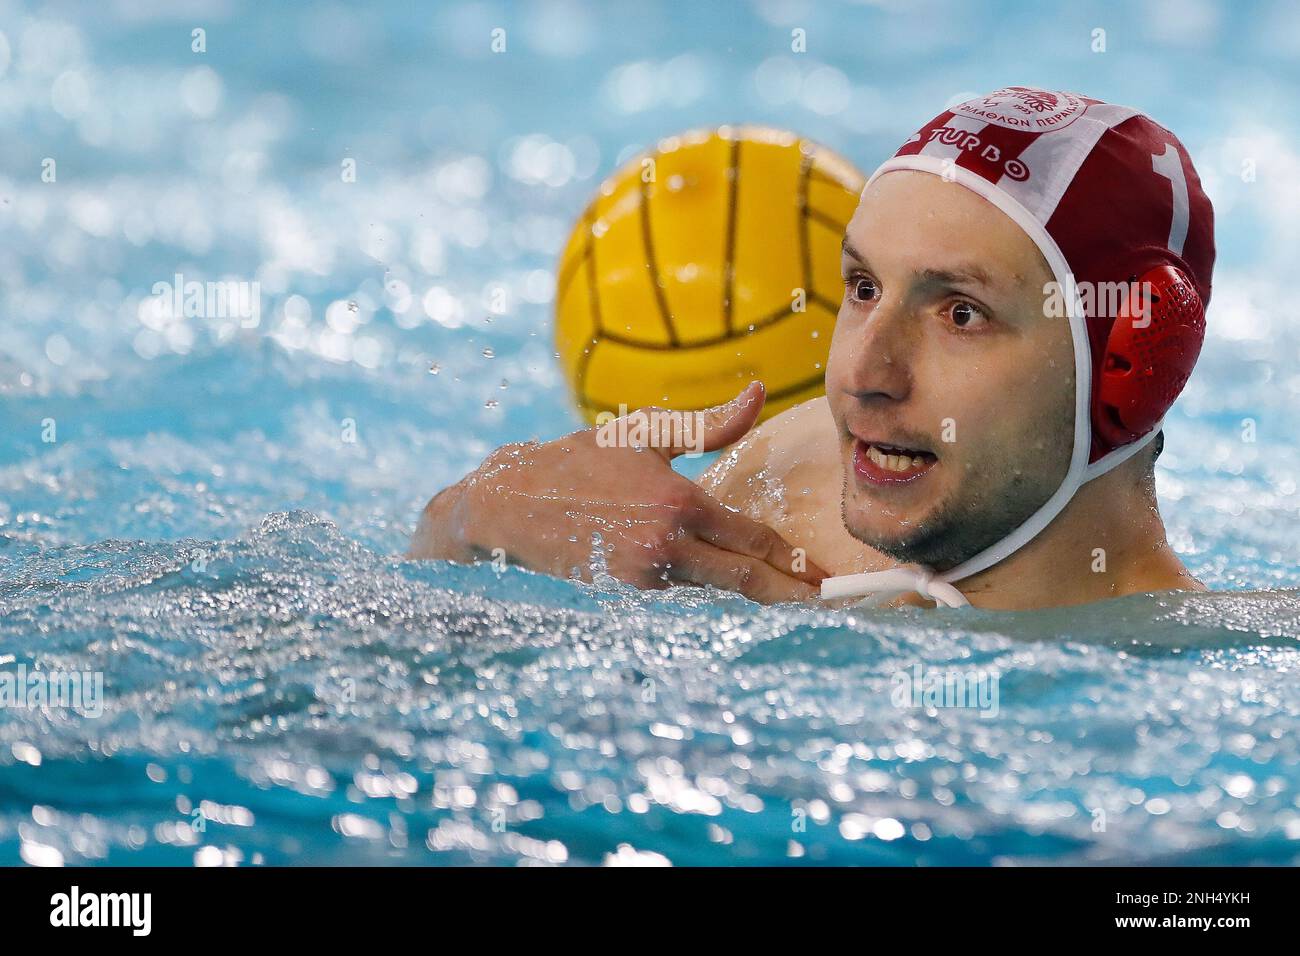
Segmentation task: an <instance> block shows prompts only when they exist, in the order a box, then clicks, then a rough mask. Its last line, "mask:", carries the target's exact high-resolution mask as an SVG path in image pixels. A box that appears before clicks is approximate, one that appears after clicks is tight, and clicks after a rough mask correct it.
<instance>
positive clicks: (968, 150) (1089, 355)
mask: <svg viewBox="0 0 1300 956" xmlns="http://www.w3.org/2000/svg"><path fill="white" fill-rule="evenodd" d="M900 169H907V170H919V171H923V172H930V173H934V174H935V175H938V176H942V177H943V178H944V179H946V180H949V181H951V182H955V183H959V184H961V185H962V186H965V187H966V188H967V189H970V190H972V191H974V192H975V193H978V194H979V195H980V196H982V197H983V198H985V199H987V200H988V201H989V202H991V203H992V204H993V205H995V206H996V207H997V208H998V209H1000V210H1001V211H1002V212H1004V213H1005V214H1006V215H1007V216H1009V217H1010V218H1011V219H1012V220H1013V221H1015V222H1016V223H1017V224H1018V225H1019V226H1020V227H1021V228H1022V229H1023V230H1024V231H1025V232H1026V234H1028V236H1029V237H1030V238H1031V239H1032V240H1033V241H1034V244H1035V245H1037V246H1038V249H1039V251H1041V252H1042V254H1043V258H1044V259H1046V260H1047V264H1048V266H1049V267H1050V268H1051V270H1052V273H1053V276H1054V278H1055V280H1056V283H1057V286H1058V288H1060V289H1061V290H1066V291H1067V292H1068V294H1067V295H1065V297H1064V304H1065V306H1066V307H1067V314H1068V318H1069V322H1070V331H1071V335H1072V337H1073V340H1074V359H1075V381H1076V396H1075V397H1076V403H1075V429H1074V431H1075V434H1074V451H1073V455H1072V458H1071V463H1070V469H1069V471H1068V473H1067V475H1066V478H1065V480H1064V481H1063V482H1062V484H1061V487H1060V488H1059V489H1057V492H1056V494H1054V495H1053V496H1052V498H1050V499H1049V500H1048V501H1047V503H1046V504H1044V505H1043V507H1042V508H1041V509H1039V511H1038V512H1036V513H1035V514H1034V515H1033V516H1032V517H1031V518H1030V519H1029V520H1028V521H1026V522H1025V524H1024V525H1022V526H1021V527H1020V528H1018V529H1016V530H1015V531H1014V532H1012V533H1011V534H1010V535H1008V536H1007V537H1006V538H1004V539H1003V540H1002V541H1000V542H998V543H997V544H996V545H994V546H993V547H991V548H988V549H987V550H985V551H984V552H982V553H980V554H978V555H976V556H975V557H973V558H971V559H970V560H968V561H966V562H964V563H963V564H961V565H959V566H958V567H956V568H953V569H952V570H950V571H947V572H944V573H942V574H937V573H932V572H929V571H925V570H924V569H922V572H921V573H920V574H919V575H918V576H917V577H916V580H915V581H913V582H912V583H911V584H909V585H908V587H907V588H898V587H896V586H895V585H897V584H898V581H899V580H900V576H899V573H898V572H903V571H907V570H908V569H895V570H893V571H887V572H880V574H881V575H892V577H890V578H888V584H889V587H876V586H874V585H872V584H871V580H878V581H879V583H881V584H884V583H886V578H884V577H882V578H879V579H871V575H849V576H846V578H845V579H842V583H841V584H839V585H833V586H832V587H831V588H829V589H827V588H823V595H825V596H836V595H842V594H851V593H864V592H868V591H877V590H900V589H901V590H906V589H908V588H910V587H915V589H916V590H919V591H920V592H921V593H922V594H924V595H925V596H927V597H931V598H935V599H936V600H940V601H941V603H965V601H964V598H962V597H961V595H960V593H959V592H957V591H956V589H954V588H952V587H951V586H950V583H949V582H952V581H957V580H960V579H961V578H964V577H968V576H969V575H972V574H975V573H977V572H979V571H982V570H984V569H986V568H988V567H991V566H992V565H994V564H996V563H997V562H999V561H1001V560H1004V559H1005V558H1007V557H1008V556H1010V555H1011V554H1012V553H1014V552H1015V551H1016V550H1018V549H1019V548H1020V547H1022V546H1023V545H1025V544H1026V543H1027V542H1028V541H1030V540H1031V539H1032V538H1033V537H1034V536H1035V535H1037V534H1038V533H1039V532H1040V531H1042V530H1043V528H1045V527H1047V525H1048V524H1050V523H1051V521H1052V520H1053V519H1054V518H1055V517H1056V516H1057V515H1058V514H1059V513H1060V512H1061V510H1062V509H1064V508H1065V506H1066V504H1068V503H1069V501H1070V499H1071V498H1072V497H1073V496H1074V494H1075V492H1076V491H1078V489H1079V488H1080V487H1081V486H1082V485H1083V484H1084V483H1085V482H1087V481H1089V480H1090V479H1092V478H1095V477H1097V476H1098V475H1102V474H1104V473H1106V472H1107V471H1109V470H1111V469H1112V468H1114V467H1115V466H1116V465H1118V464H1119V463H1120V462H1122V461H1124V460H1125V459H1126V458H1128V457H1130V456H1131V455H1133V454H1134V453H1136V452H1137V451H1138V450H1139V449H1140V448H1142V447H1144V446H1145V445H1146V444H1147V443H1148V442H1149V441H1150V440H1151V439H1152V438H1154V437H1155V435H1156V434H1157V433H1158V432H1159V430H1160V424H1161V419H1162V418H1163V416H1164V413H1165V412H1166V411H1167V410H1168V408H1169V406H1170V405H1171V404H1172V403H1173V400H1174V398H1176V397H1177V395H1178V393H1179V392H1180V391H1181V389H1182V387H1183V384H1184V383H1185V382H1186V380H1187V375H1188V374H1189V373H1190V372H1191V367H1192V365H1193V364H1194V363H1195V361H1196V357H1197V354H1198V353H1199V351H1200V345H1201V340H1202V338H1203V337H1204V328H1205V323H1204V307H1205V305H1207V304H1208V303H1209V301H1210V284H1211V283H1210V280H1211V274H1212V272H1213V269H1214V211H1213V208H1212V207H1211V205H1210V200H1209V198H1208V197H1207V196H1206V195H1205V192H1204V191H1203V190H1202V188H1201V181H1200V178H1199V177H1198V176H1197V175H1196V170H1195V168H1194V167H1193V166H1192V160H1191V157H1190V156H1189V155H1188V153H1187V150H1186V149H1185V148H1184V147H1183V144H1182V143H1181V142H1179V140H1178V137H1176V136H1175V135H1174V134H1173V133H1171V132H1170V131H1169V130H1167V129H1165V128H1164V127H1163V126H1161V125H1160V124H1159V123H1156V122H1155V121H1154V120H1152V119H1151V118H1150V117H1148V116H1146V115H1145V114H1143V113H1141V112H1140V111H1138V110H1136V109H1134V108H1132V107H1129V106H1116V105H1115V104H1112V103H1104V102H1102V101H1101V100H1097V99H1092V98H1091V97H1087V96H1081V95H1079V94H1076V93H1063V92H1052V91H1048V90H1039V89H1033V88H1030V87H1023V86H1012V87H1007V88H1006V89H1001V90H997V91H996V92H994V93H990V94H989V95H988V96H984V97H980V98H978V99H973V100H968V101H966V102H965V103H962V104H960V105H958V106H954V107H953V108H952V109H948V110H945V111H944V112H942V113H940V114H939V115H938V116H936V117H935V118H934V119H932V120H931V121H930V122H929V123H927V124H925V125H924V126H922V127H921V129H920V130H919V131H918V132H916V133H915V134H914V135H913V136H911V137H910V138H909V139H908V140H907V142H905V143H904V144H903V145H902V146H901V147H900V148H899V149H898V151H897V152H896V153H895V154H894V156H893V157H892V158H891V159H889V160H887V161H886V162H884V163H883V164H882V165H881V166H880V167H879V168H878V169H877V170H876V171H875V173H874V174H873V175H872V177H871V179H870V180H869V181H868V183H867V185H868V188H870V185H871V183H872V182H874V181H875V180H876V179H878V178H879V177H880V176H882V175H884V174H885V173H888V172H891V171H893V170H900ZM1140 280H1144V281H1147V284H1148V286H1149V285H1151V284H1152V283H1154V285H1155V287H1156V289H1157V290H1158V299H1159V300H1160V303H1161V304H1160V305H1159V306H1157V307H1156V309H1155V313H1156V316H1157V318H1158V320H1159V321H1157V322H1151V323H1148V324H1147V325H1143V324H1142V323H1140V322H1126V323H1120V324H1119V325H1117V321H1116V320H1117V316H1116V315H1113V314H1106V312H1105V311H1098V310H1097V308H1096V305H1097V303H1098V302H1099V301H1100V300H1099V299H1098V298H1095V297H1081V296H1079V295H1077V292H1076V290H1077V289H1079V288H1081V287H1090V288H1092V289H1100V288H1103V287H1104V286H1105V285H1112V286H1113V284H1118V283H1123V284H1125V285H1131V284H1134V283H1137V282H1139V281H1140ZM1189 285H1190V288H1189ZM1089 305H1091V306H1092V308H1089V307H1088V306H1089ZM1125 314H1126V313H1121V316H1123V315H1125ZM1144 318H1145V317H1144ZM1135 366H1136V367H1135ZM849 579H853V580H852V581H850V580H849ZM868 579H871V580H868ZM832 580H841V579H832ZM854 582H856V583H854ZM828 583H829V582H828ZM936 590H939V591H941V592H942V594H941V595H936V594H935V593H933V592H934V591H936ZM828 591H829V592H831V593H827V592H828ZM949 592H951V593H949ZM943 596H947V597H948V598H950V600H947V601H944V600H942V599H941V598H942V597H943Z"/></svg>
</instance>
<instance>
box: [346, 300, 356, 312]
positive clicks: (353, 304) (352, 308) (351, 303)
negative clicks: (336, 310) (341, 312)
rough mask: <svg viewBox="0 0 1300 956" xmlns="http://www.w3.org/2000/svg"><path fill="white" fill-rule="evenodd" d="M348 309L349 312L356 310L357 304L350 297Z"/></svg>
mask: <svg viewBox="0 0 1300 956" xmlns="http://www.w3.org/2000/svg"><path fill="white" fill-rule="evenodd" d="M348 311H349V312H355V311H357V304H356V302H354V301H353V300H352V299H348Z"/></svg>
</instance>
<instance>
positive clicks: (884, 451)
mask: <svg viewBox="0 0 1300 956" xmlns="http://www.w3.org/2000/svg"><path fill="white" fill-rule="evenodd" d="M938 460H939V459H938V458H937V457H936V456H935V455H934V454H933V453H932V452H928V451H924V450H922V449H917V448H900V447H898V446H896V445H886V444H883V443H880V442H875V441H864V440H862V439H861V438H859V439H858V440H857V441H855V442H854V443H853V470H854V472H856V473H857V475H858V477H859V478H861V479H862V480H863V481H865V482H867V483H868V484H873V485H889V484H898V483H899V482H905V481H915V480H916V479H918V478H920V477H922V476H923V475H925V474H926V473H927V472H928V471H929V470H930V469H931V468H933V467H934V464H935V462H937V461H938Z"/></svg>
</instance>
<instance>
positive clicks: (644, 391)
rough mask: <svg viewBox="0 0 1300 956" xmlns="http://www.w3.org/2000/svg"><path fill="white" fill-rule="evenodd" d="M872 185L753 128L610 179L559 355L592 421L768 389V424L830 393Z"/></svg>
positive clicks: (572, 290) (695, 139)
mask: <svg viewBox="0 0 1300 956" xmlns="http://www.w3.org/2000/svg"><path fill="white" fill-rule="evenodd" d="M864 183H865V179H864V177H863V176H862V174H861V173H860V172H858V170H857V169H855V168H854V167H853V165H852V164H851V163H849V162H848V161H847V160H845V159H843V158H842V157H840V156H838V155H836V154H835V153H833V152H831V151H830V150H828V149H826V148H825V147H822V146H818V145H816V144H814V143H810V142H808V141H807V140H804V139H800V138H799V137H798V136H796V135H795V134H794V133H789V132H785V131H782V130H776V129H767V128H759V127H739V126H738V127H721V128H719V129H717V130H704V131H696V132H689V133H683V134H682V135H680V136H673V137H670V138H668V139H665V140H663V141H661V142H660V143H659V144H658V146H657V147H656V148H655V149H654V150H653V151H650V152H646V153H643V154H642V155H639V156H637V157H636V158H634V159H632V160H630V161H629V162H628V163H627V164H626V165H625V166H623V168H622V169H620V170H619V171H618V172H617V173H615V174H614V175H613V176H611V177H610V178H609V179H607V180H606V181H605V182H604V183H603V184H602V185H601V187H600V190H599V192H598V193H597V195H596V197H595V198H594V199H593V200H592V201H591V203H590V204H589V205H588V206H587V208H586V211H585V212H583V214H582V217H581V218H580V220H579V221H578V223H577V225H576V226H575V227H574V230H573V234H572V235H571V236H570V237H569V241H568V243H567V244H566V245H565V248H564V252H563V254H562V255H561V257H560V265H559V269H558V272H557V279H556V296H555V344H556V351H557V353H558V354H559V358H560V362H561V364H562V366H563V369H564V373H565V376H566V378H567V379H568V381H569V385H570V387H571V389H572V391H573V395H574V397H575V399H576V400H577V404H578V407H579V409H580V410H581V411H582V413H583V415H584V416H585V417H586V419H587V420H588V421H589V422H594V421H595V419H596V416H597V415H598V414H600V413H601V412H604V411H612V412H618V411H619V410H620V406H625V407H627V408H629V409H632V408H638V407H641V406H644V405H658V406H662V407H665V408H676V409H699V408H708V407H709V406H711V405H716V404H718V403H720V402H725V401H727V400H728V399H730V398H732V397H734V396H735V394H736V392H738V391H739V390H740V389H741V388H742V387H744V386H745V385H746V384H747V383H748V382H750V381H752V380H754V379H760V380H761V381H762V382H763V383H764V384H765V385H766V386H767V404H766V406H765V407H764V410H763V415H764V417H770V416H771V415H774V414H776V413H777V412H780V411H782V410H783V409H786V408H789V407H790V406H792V405H795V404H798V403H799V402H802V401H806V400H807V399H810V398H813V397H815V396H817V395H820V394H822V393H823V391H824V390H825V385H824V381H823V379H824V375H825V370H826V356H827V354H828V352H829V350H830V341H831V332H832V330H833V329H834V326H835V315H836V312H837V311H838V310H839V304H840V298H841V295H842V290H843V284H842V281H841V278H840V240H841V239H842V237H843V235H844V227H845V226H846V225H847V224H848V221H849V219H850V217H851V216H852V215H853V210H854V208H855V207H856V206H857V202H858V196H859V194H860V193H861V192H862V187H863V185H864Z"/></svg>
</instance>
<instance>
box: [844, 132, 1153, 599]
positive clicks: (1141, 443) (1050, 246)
mask: <svg viewBox="0 0 1300 956" xmlns="http://www.w3.org/2000/svg"><path fill="white" fill-rule="evenodd" d="M895 169H913V170H920V171H921V172H928V173H934V174H935V175H936V176H942V177H943V178H945V179H947V180H948V181H950V182H951V181H954V180H955V181H956V182H958V183H960V184H961V185H963V186H965V187H966V188H967V189H970V190H971V191H972V192H975V193H977V194H978V195H980V196H982V197H983V198H984V199H987V200H988V201H989V202H991V203H992V204H993V205H995V206H997V207H998V209H1000V210H1001V211H1002V212H1003V213H1005V214H1006V215H1007V216H1009V217H1010V218H1011V220H1012V221H1013V222H1015V223H1016V224H1017V225H1018V226H1020V228H1022V229H1023V230H1024V231H1025V232H1026V233H1027V234H1028V235H1029V238H1030V239H1032V240H1034V243H1035V244H1036V245H1037V246H1038V249H1039V251H1040V252H1042V254H1043V258H1044V259H1046V260H1047V264H1048V265H1049V266H1050V267H1051V269H1052V275H1053V276H1054V277H1055V279H1056V284H1057V288H1058V289H1060V290H1061V291H1062V293H1064V292H1065V290H1074V294H1073V295H1064V300H1065V305H1066V309H1067V311H1068V313H1069V316H1068V318H1069V322H1070V336H1071V339H1072V340H1073V343H1074V383H1075V384H1074V451H1073V453H1072V454H1071V456H1070V467H1069V469H1068V470H1067V471H1066V473H1065V478H1064V479H1063V480H1062V481H1061V486H1060V487H1059V488H1057V489H1056V492H1055V493H1054V494H1053V495H1052V497H1050V498H1048V499H1047V501H1046V502H1044V503H1043V505H1042V507H1041V508H1039V509H1038V510H1037V511H1035V512H1034V513H1033V514H1032V515H1030V516H1029V517H1028V518H1027V519H1026V520H1025V523H1024V524H1022V525H1021V526H1020V527H1018V528H1016V530H1014V531H1012V532H1011V533H1010V534H1008V535H1007V536H1006V537H1005V538H1003V539H1002V540H1001V541H999V542H997V543H996V544H994V545H991V546H990V547H988V548H985V549H984V550H983V551H981V552H980V553H979V554H977V555H975V556H974V557H973V558H969V559H967V560H966V561H963V562H962V563H961V564H959V565H957V566H956V567H955V568H952V569H951V570H948V571H944V572H942V573H939V572H937V571H934V570H932V569H930V568H927V567H924V566H922V565H918V564H907V565H900V566H898V567H896V568H889V569H888V570H885V571H868V572H865V573H863V574H843V575H840V576H838V577H833V578H827V579H826V580H824V581H823V582H822V593H821V596H822V597H823V598H826V599H830V598H845V597H865V596H868V595H878V596H881V597H886V598H892V597H896V596H898V595H900V594H907V593H909V592H915V593H917V594H919V595H921V597H923V598H925V599H927V600H930V601H934V602H935V603H936V604H937V605H940V606H942V607H965V606H966V605H968V604H970V601H968V600H967V599H966V596H965V595H964V594H962V593H961V591H959V590H957V589H956V588H955V587H953V582H954V581H960V580H961V579H962V578H968V577H970V576H971V575H973V574H978V573H979V572H981V571H984V570H986V569H988V568H991V567H993V565H995V564H997V563H998V562H1000V561H1005V560H1006V559H1007V558H1009V557H1010V556H1011V555H1013V554H1015V553H1016V552H1017V551H1019V550H1020V549H1021V548H1023V547H1024V546H1025V545H1026V544H1028V543H1029V542H1030V541H1032V540H1033V539H1034V538H1035V537H1036V536H1037V535H1038V534H1039V533H1040V532H1041V531H1042V530H1043V529H1044V528H1046V527H1047V526H1048V525H1049V524H1051V523H1052V521H1054V520H1055V519H1056V516H1057V515H1059V514H1060V513H1061V512H1062V511H1063V510H1065V506H1066V505H1067V504H1069V503H1070V499H1071V498H1073V497H1074V495H1075V493H1076V492H1077V491H1078V490H1079V489H1080V488H1082V487H1083V486H1084V485H1085V484H1086V483H1087V482H1089V481H1091V480H1092V479H1093V478H1097V477H1099V476H1100V475H1104V474H1105V473H1106V472H1108V471H1110V470H1111V469H1112V468H1115V467H1116V466H1117V465H1119V464H1121V463H1122V462H1124V461H1127V460H1128V459H1129V458H1131V457H1132V456H1133V455H1135V454H1137V453H1138V452H1139V451H1140V450H1142V449H1143V448H1145V447H1146V446H1147V445H1148V444H1149V443H1150V442H1151V440H1152V439H1153V438H1155V436H1156V435H1158V434H1159V433H1160V429H1161V427H1162V426H1163V425H1164V422H1158V423H1157V424H1156V426H1155V427H1154V428H1152V429H1151V430H1150V431H1149V432H1147V433H1146V434H1145V435H1143V436H1142V437H1141V438H1139V439H1137V440H1136V441H1134V442H1130V443H1129V444H1127V445H1124V446H1123V447H1122V448H1117V449H1115V450H1114V451H1112V452H1110V453H1109V454H1107V455H1104V456H1103V457H1101V458H1099V459H1098V460H1097V461H1095V462H1093V463H1092V464H1091V465H1090V464H1088V454H1089V452H1090V450H1091V448H1092V423H1091V414H1090V412H1091V402H1090V399H1091V396H1092V352H1091V349H1090V347H1089V345H1088V329H1087V326H1086V324H1085V320H1084V312H1083V303H1082V302H1081V301H1080V299H1079V293H1078V289H1077V286H1076V285H1075V283H1074V281H1073V277H1072V276H1071V275H1070V267H1069V265H1068V264H1067V263H1066V261H1065V256H1064V255H1063V254H1062V252H1061V250H1060V247H1059V246H1057V244H1056V240H1055V239H1053V238H1052V236H1051V234H1050V233H1048V231H1047V229H1046V228H1045V227H1044V226H1043V224H1042V223H1040V222H1039V221H1038V220H1037V219H1036V218H1035V217H1034V215H1033V213H1031V212H1030V211H1029V210H1028V209H1026V208H1025V207H1024V206H1022V205H1021V204H1020V202H1019V201H1018V200H1016V199H1015V198H1013V197H1012V196H1011V195H1009V194H1008V193H1006V192H1003V191H1002V190H1001V189H999V188H998V187H997V186H995V185H993V184H992V183H990V182H989V181H988V180H987V179H984V178H983V177H982V176H979V175H978V174H976V173H973V172H971V171H970V170H969V169H966V168H964V167H962V166H956V165H953V164H951V163H949V164H945V163H944V161H943V160H941V159H939V158H938V157H935V156H922V155H914V156H896V157H894V158H893V159H891V160H888V161H887V162H885V163H884V164H883V165H882V166H881V167H880V168H879V169H877V170H876V171H875V173H874V174H872V176H871V179H869V180H868V181H867V188H870V186H871V184H872V183H873V182H875V181H876V180H877V179H878V178H880V176H882V175H883V174H885V173H887V172H891V171H893V170H895ZM863 191H864V192H865V189H864V190H863Z"/></svg>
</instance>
